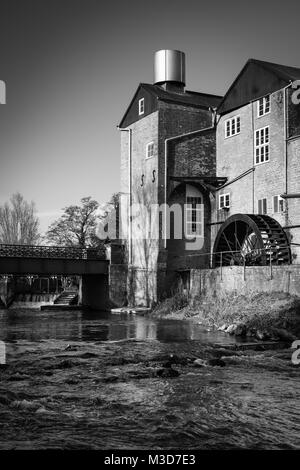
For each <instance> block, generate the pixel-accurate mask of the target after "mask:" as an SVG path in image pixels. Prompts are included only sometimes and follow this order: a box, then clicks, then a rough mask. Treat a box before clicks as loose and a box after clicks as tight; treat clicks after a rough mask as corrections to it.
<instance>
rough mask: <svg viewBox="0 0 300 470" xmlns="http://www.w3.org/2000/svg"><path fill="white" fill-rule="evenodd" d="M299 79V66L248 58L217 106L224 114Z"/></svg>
mask: <svg viewBox="0 0 300 470" xmlns="http://www.w3.org/2000/svg"><path fill="white" fill-rule="evenodd" d="M298 79H300V68H297V67H289V66H287V65H280V64H274V63H272V62H265V61H262V60H256V59H249V60H248V61H247V62H246V64H245V66H244V67H243V68H242V70H241V72H240V73H239V74H238V76H237V77H236V79H235V80H234V82H233V83H232V85H231V86H230V87H229V89H228V91H227V93H226V94H225V96H224V98H223V99H222V101H221V103H220V104H219V106H218V113H219V114H225V113H226V112H229V111H231V110H233V109H236V108H239V107H241V106H243V105H245V104H247V103H249V102H250V101H253V100H256V99H258V98H260V97H262V96H264V95H266V94H268V93H273V92H274V91H277V90H280V89H281V88H283V87H284V86H286V85H288V84H289V83H291V82H293V81H295V80H298Z"/></svg>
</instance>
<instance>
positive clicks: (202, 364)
mask: <svg viewBox="0 0 300 470" xmlns="http://www.w3.org/2000/svg"><path fill="white" fill-rule="evenodd" d="M193 365H194V367H207V366H208V364H207V362H206V361H204V360H203V359H195V360H194V362H193Z"/></svg>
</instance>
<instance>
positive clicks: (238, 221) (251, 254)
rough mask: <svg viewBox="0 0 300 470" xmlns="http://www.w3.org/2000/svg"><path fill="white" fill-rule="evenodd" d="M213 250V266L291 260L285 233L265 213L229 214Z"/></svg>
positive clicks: (282, 262)
mask: <svg viewBox="0 0 300 470" xmlns="http://www.w3.org/2000/svg"><path fill="white" fill-rule="evenodd" d="M213 251H214V257H213V266H214V267H218V266H221V264H222V266H230V265H243V264H246V265H248V266H249V265H250V266H251V265H252V266H265V265H267V264H269V263H270V262H271V263H272V264H276V265H280V264H289V263H291V250H290V246H289V241H288V239H287V236H286V233H285V231H284V230H283V228H282V227H281V225H280V224H279V223H278V222H277V220H275V219H272V217H269V216H268V215H254V214H235V215H232V216H231V217H229V218H228V219H227V220H226V221H225V222H224V223H223V224H222V226H221V228H220V230H219V232H218V234H217V237H216V240H215V244H214V250H213Z"/></svg>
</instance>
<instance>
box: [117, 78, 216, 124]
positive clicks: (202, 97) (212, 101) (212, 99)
mask: <svg viewBox="0 0 300 470" xmlns="http://www.w3.org/2000/svg"><path fill="white" fill-rule="evenodd" d="M140 90H144V91H146V92H147V93H148V94H149V95H150V96H151V97H152V101H155V102H157V100H161V101H166V102H172V103H178V104H183V105H186V106H194V107H199V108H205V109H209V108H217V107H218V105H219V104H220V102H221V100H222V96H218V95H211V94H208V93H198V92H195V91H188V90H186V91H182V92H179V91H178V92H174V91H166V90H164V89H163V88H162V87H161V86H159V85H152V84H150V83H140V84H139V86H138V88H137V90H136V92H135V94H134V96H133V98H132V100H131V101H130V104H129V106H128V108H127V109H126V111H125V113H124V115H123V117H122V119H121V122H120V124H119V127H123V125H124V122H125V121H126V117H127V115H128V113H129V114H130V110H131V107H132V105H133V103H134V102H135V100H136V98H137V96H138V95H139V92H140ZM153 106H154V104H153ZM155 107H156V105H155ZM153 110H154V108H153V107H152V108H151V112H152V111H153ZM133 122H134V121H133Z"/></svg>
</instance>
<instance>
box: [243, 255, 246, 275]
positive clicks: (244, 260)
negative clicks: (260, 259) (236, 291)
mask: <svg viewBox="0 0 300 470" xmlns="http://www.w3.org/2000/svg"><path fill="white" fill-rule="evenodd" d="M243 268H244V269H243V270H244V281H245V280H246V258H245V256H243Z"/></svg>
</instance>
